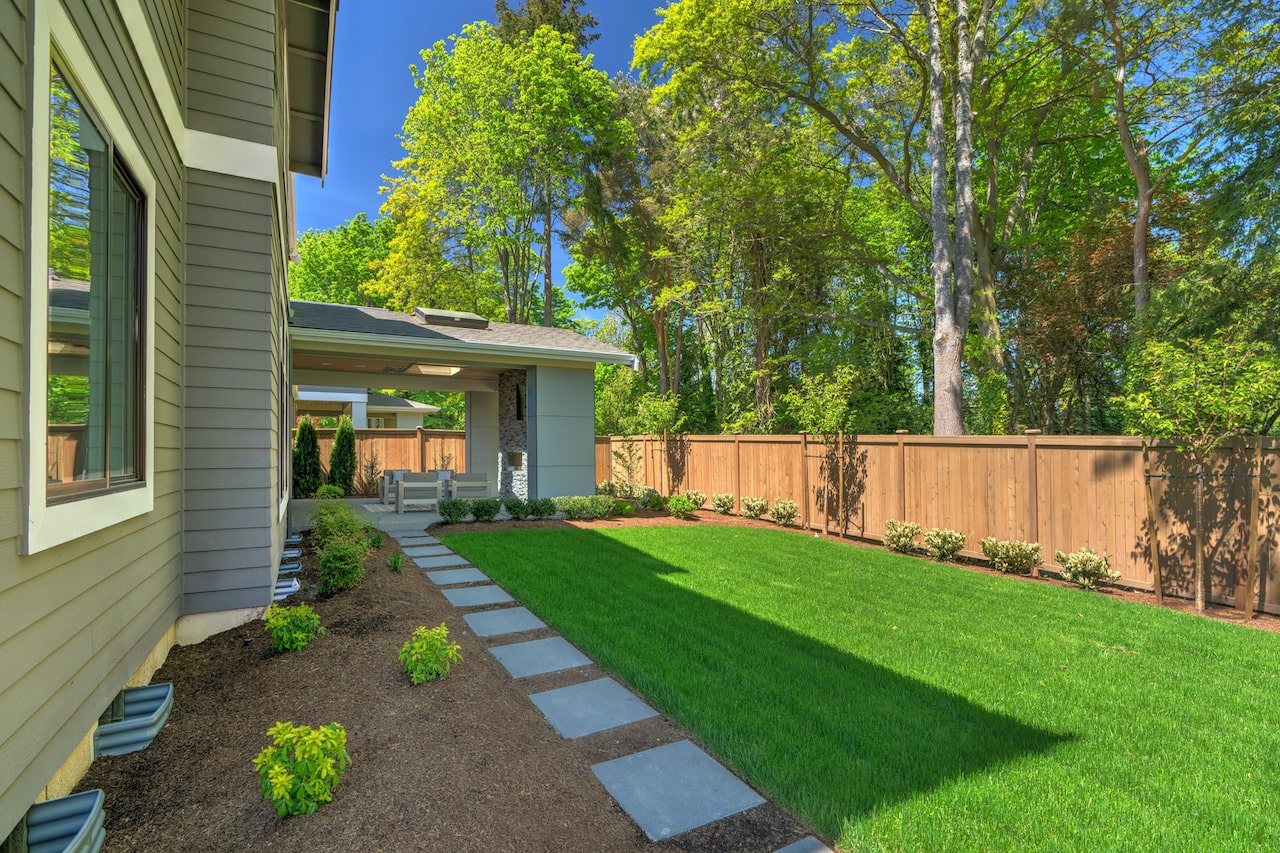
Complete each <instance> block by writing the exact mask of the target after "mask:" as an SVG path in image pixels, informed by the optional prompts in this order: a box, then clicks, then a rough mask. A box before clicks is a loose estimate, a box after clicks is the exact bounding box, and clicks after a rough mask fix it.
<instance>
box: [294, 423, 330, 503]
mask: <svg viewBox="0 0 1280 853" xmlns="http://www.w3.org/2000/svg"><path fill="white" fill-rule="evenodd" d="M323 482H324V475H323V474H322V473H321V471H320V441H319V440H318V439H317V438H316V425H315V424H314V423H312V422H311V418H309V417H306V418H303V419H302V422H301V423H299V424H298V433H297V436H296V437H295V439H294V442H293V496H294V497H295V498H309V497H311V496H312V495H314V494H315V493H316V489H318V488H320V485H321V484H322V483H323Z"/></svg>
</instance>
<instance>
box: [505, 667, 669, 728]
mask: <svg viewBox="0 0 1280 853" xmlns="http://www.w3.org/2000/svg"><path fill="white" fill-rule="evenodd" d="M529 698H530V699H531V700H533V704H535V705H537V706H538V710H539V711H541V712H542V715H543V716H544V717H546V718H547V722H548V723H550V724H551V727H552V728H554V729H555V730H556V731H558V732H559V733H560V734H561V735H562V736H564V737H567V738H575V737H583V736H585V735H591V734H595V733H596V732H602V731H605V730H606V729H613V728H617V727H618V726H625V725H626V724H627V723H634V722H637V721H638V720H647V719H648V718H649V717H656V716H658V712H657V711H655V710H653V709H652V708H650V707H649V706H648V705H646V704H645V703H643V702H641V701H640V700H639V699H637V698H636V697H635V696H634V695H633V694H632V693H631V691H629V690H627V688H625V687H623V686H622V685H621V684H619V683H618V682H616V681H614V680H613V679H612V678H597V679H596V680H595V681H588V682H586V683H585V684H573V685H570V686H568V687H561V688H560V689H558V690H548V691H546V692H545V693H535V694H533V695H532V696H530V697H529Z"/></svg>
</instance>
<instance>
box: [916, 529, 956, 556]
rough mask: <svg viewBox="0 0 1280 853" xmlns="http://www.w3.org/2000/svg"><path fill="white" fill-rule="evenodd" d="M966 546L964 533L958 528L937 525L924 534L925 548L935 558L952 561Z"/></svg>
mask: <svg viewBox="0 0 1280 853" xmlns="http://www.w3.org/2000/svg"><path fill="white" fill-rule="evenodd" d="M963 548H964V534H963V533H961V532H960V531H958V530H947V529H946V528H945V527H935V528H933V529H931V530H926V531H925V534H924V550H925V551H926V552H927V553H928V554H929V556H930V557H933V559H935V560H943V561H951V560H954V559H955V558H956V556H957V555H958V554H959V553H960V551H961V549H963Z"/></svg>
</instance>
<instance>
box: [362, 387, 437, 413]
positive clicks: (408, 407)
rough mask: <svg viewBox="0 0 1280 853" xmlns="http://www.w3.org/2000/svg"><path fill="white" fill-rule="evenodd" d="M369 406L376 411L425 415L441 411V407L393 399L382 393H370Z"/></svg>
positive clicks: (402, 398)
mask: <svg viewBox="0 0 1280 853" xmlns="http://www.w3.org/2000/svg"><path fill="white" fill-rule="evenodd" d="M368 405H369V407H370V408H375V409H404V410H405V411H420V412H423V413H424V414H434V413H436V412H438V411H440V407H439V406H432V405H430V404H428V403H419V402H417V401H416V400H406V399H405V398H404V397H393V396H391V395H390V394H383V393H382V392H381V391H370V392H369V397H368Z"/></svg>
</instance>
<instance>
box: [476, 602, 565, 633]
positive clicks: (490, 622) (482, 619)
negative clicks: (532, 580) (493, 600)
mask: <svg viewBox="0 0 1280 853" xmlns="http://www.w3.org/2000/svg"><path fill="white" fill-rule="evenodd" d="M462 618H463V620H464V621H465V622H466V623H467V627H468V628H470V629H471V630H472V631H474V632H475V635H476V636H477V637H494V636H497V635H498V634H518V633H520V632H521V631H536V630H537V629H539V628H545V627H547V623H546V622H543V621H542V620H541V619H539V618H538V617H537V616H534V615H533V614H532V613H531V612H529V608H527V607H508V608H507V609H505V610H486V611H485V612H484V613H468V614H467V615H466V616H463V617H462Z"/></svg>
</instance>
